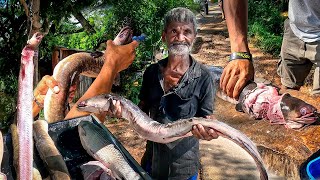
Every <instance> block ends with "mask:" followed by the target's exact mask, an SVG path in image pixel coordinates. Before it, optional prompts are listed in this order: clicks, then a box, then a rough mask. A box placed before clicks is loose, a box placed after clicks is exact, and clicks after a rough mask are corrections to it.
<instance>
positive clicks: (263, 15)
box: [248, 0, 288, 56]
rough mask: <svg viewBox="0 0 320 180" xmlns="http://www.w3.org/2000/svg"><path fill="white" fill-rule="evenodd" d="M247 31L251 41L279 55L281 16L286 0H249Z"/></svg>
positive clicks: (281, 33) (285, 6) (282, 20)
mask: <svg viewBox="0 0 320 180" xmlns="http://www.w3.org/2000/svg"><path fill="white" fill-rule="evenodd" d="M248 2H249V4H248V8H249V12H248V31H249V36H250V37H252V42H253V43H254V44H255V45H256V46H257V47H259V48H260V49H262V50H264V51H265V52H268V53H271V54H273V55H275V56H277V55H279V53H280V49H281V43H282V35H283V22H284V20H285V18H286V16H283V14H285V13H284V12H286V10H287V7H288V2H287V0H276V1H269V0H249V1H248Z"/></svg>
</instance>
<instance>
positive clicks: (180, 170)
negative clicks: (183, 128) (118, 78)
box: [139, 8, 217, 180]
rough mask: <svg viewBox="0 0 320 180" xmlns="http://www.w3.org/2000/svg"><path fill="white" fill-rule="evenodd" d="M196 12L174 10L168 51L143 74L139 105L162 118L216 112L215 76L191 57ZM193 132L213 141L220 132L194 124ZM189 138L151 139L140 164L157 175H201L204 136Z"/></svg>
mask: <svg viewBox="0 0 320 180" xmlns="http://www.w3.org/2000/svg"><path fill="white" fill-rule="evenodd" d="M196 31H197V24H196V19H195V15H194V14H193V13H192V12H191V11H190V10H188V9H186V8H174V9H172V10H170V11H169V12H168V13H167V14H166V15H165V19H164V30H163V32H162V40H163V42H164V43H165V44H166V45H167V46H168V51H169V55H168V57H167V58H165V59H163V60H160V61H159V62H157V63H156V64H152V65H150V66H149V67H148V68H147V69H146V71H145V72H144V75H143V83H142V87H141V91H140V95H139V98H140V103H139V107H140V108H141V109H142V110H143V111H144V112H146V113H147V114H149V116H150V117H151V118H152V119H154V120H156V121H158V122H160V123H169V122H172V121H176V120H178V119H182V118H191V117H208V116H210V115H212V113H213V101H214V89H213V88H214V87H213V80H212V78H211V76H210V73H209V71H208V70H207V68H206V67H205V66H203V65H202V64H200V63H198V62H197V61H196V60H195V59H194V58H192V57H191V56H190V49H191V46H192V43H193V41H194V39H195V37H196V34H197V32H196ZM193 134H194V135H195V136H196V137H197V138H200V139H206V140H211V139H213V138H217V134H216V133H215V132H214V131H213V130H212V129H211V130H208V131H207V130H205V129H204V127H203V126H201V125H197V126H195V127H194V130H193ZM196 137H187V138H184V139H182V140H177V141H175V142H172V143H169V144H159V143H155V142H150V141H148V142H147V147H146V152H145V154H144V157H143V158H142V162H141V165H142V167H143V168H145V169H146V170H147V171H148V172H150V173H151V176H152V177H153V178H154V179H177V180H181V179H196V178H197V175H198V169H199V140H198V139H197V138H196Z"/></svg>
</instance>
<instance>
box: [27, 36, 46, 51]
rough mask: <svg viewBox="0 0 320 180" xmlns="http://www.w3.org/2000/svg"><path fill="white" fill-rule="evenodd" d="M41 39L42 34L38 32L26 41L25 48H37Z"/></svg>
mask: <svg viewBox="0 0 320 180" xmlns="http://www.w3.org/2000/svg"><path fill="white" fill-rule="evenodd" d="M42 38H43V34H41V33H40V32H36V33H34V34H33V36H32V37H31V39H29V40H28V41H27V45H26V47H28V48H30V49H33V50H35V49H36V48H37V47H38V46H39V44H40V42H41V40H42Z"/></svg>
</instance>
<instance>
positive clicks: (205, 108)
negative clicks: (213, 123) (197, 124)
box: [197, 74, 215, 117]
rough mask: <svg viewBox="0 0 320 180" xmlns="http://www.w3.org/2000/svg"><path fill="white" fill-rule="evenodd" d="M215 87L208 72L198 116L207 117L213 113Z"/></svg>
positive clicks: (202, 89)
mask: <svg viewBox="0 0 320 180" xmlns="http://www.w3.org/2000/svg"><path fill="white" fill-rule="evenodd" d="M214 98H215V89H214V85H213V79H212V77H211V76H210V75H209V74H207V75H206V76H205V77H204V82H203V84H202V87H201V93H200V101H199V106H198V112H197V116H199V117H205V116H208V115H211V114H213V111H214Z"/></svg>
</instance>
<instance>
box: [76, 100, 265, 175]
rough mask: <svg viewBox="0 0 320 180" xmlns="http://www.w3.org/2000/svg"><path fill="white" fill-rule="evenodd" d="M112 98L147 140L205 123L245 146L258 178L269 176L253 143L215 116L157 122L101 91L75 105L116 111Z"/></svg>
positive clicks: (186, 132)
mask: <svg viewBox="0 0 320 180" xmlns="http://www.w3.org/2000/svg"><path fill="white" fill-rule="evenodd" d="M113 101H119V102H120V106H121V108H122V110H121V117H122V118H124V119H126V120H128V121H129V123H130V126H131V127H132V128H133V129H134V130H135V131H136V132H137V133H138V134H139V135H140V136H141V137H143V138H145V139H147V140H150V141H154V142H158V143H169V142H172V141H175V140H177V139H180V138H183V137H187V136H191V135H192V133H191V130H192V127H193V125H196V124H202V125H203V126H205V127H208V128H212V129H214V130H215V131H216V132H217V133H218V134H219V135H220V136H222V137H225V138H227V139H229V140H231V141H233V142H235V143H236V144H238V145H239V146H241V147H242V148H243V149H245V150H246V151H247V152H248V153H249V154H250V155H251V156H252V157H253V159H254V160H255V162H256V164H257V167H258V169H259V171H260V178H261V179H268V175H267V172H266V169H265V167H264V165H263V162H262V159H261V157H260V154H259V152H258V150H257V148H256V146H255V145H254V143H253V142H252V141H251V140H250V139H249V138H248V137H247V136H246V135H244V134H243V133H241V132H240V131H238V130H236V129H234V128H232V127H230V126H228V125H227V124H225V123H222V122H220V121H218V120H213V119H205V118H189V119H181V120H178V121H175V122H172V123H168V124H160V123H159V122H157V121H154V120H152V119H151V118H150V117H149V116H148V115H147V114H145V113H144V112H143V111H142V110H140V109H139V107H138V106H136V105H135V104H134V103H132V102H131V101H129V100H127V99H125V98H123V97H121V96H117V95H113V94H102V95H98V96H95V97H92V98H89V99H88V100H85V101H82V102H80V103H79V104H78V109H79V110H80V111H88V112H92V113H102V112H109V113H115V108H116V107H115V105H114V104H113Z"/></svg>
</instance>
